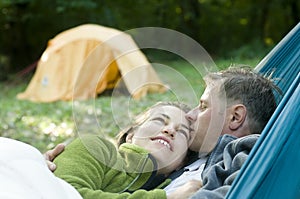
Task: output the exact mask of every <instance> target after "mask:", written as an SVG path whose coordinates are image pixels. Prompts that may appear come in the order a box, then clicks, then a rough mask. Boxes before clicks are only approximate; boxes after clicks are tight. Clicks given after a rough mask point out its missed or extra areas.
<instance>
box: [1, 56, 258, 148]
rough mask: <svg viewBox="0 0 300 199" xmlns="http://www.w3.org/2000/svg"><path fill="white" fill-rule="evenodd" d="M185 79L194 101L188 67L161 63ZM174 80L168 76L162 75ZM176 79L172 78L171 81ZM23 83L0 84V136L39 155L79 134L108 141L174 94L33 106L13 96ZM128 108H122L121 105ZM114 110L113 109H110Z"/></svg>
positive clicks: (195, 79) (195, 82) (195, 80)
mask: <svg viewBox="0 0 300 199" xmlns="http://www.w3.org/2000/svg"><path fill="white" fill-rule="evenodd" d="M259 59H261V58H259V57H257V58H255V59H249V60H246V59H244V60H233V59H231V60H217V61H216V64H217V65H218V66H220V68H226V67H228V66H229V65H232V64H238V63H244V64H248V65H253V66H254V65H255V64H256V63H257V62H258V60H259ZM165 64H166V65H168V66H172V68H173V69H174V70H175V71H177V72H178V73H179V74H181V75H182V76H184V77H186V78H187V79H188V80H189V83H190V84H191V85H192V87H193V89H194V91H195V92H196V95H197V99H198V98H199V97H200V94H201V92H202V90H203V82H202V79H200V78H199V76H198V75H197V73H196V72H195V71H194V69H193V68H192V67H190V65H189V64H187V63H185V62H183V61H176V62H174V61H173V62H168V63H165ZM165 75H166V76H169V77H168V78H170V79H174V78H176V77H175V76H172V74H171V73H169V74H165ZM176 81H177V79H175V82H176ZM27 83H28V82H27V81H21V82H19V83H12V82H10V83H8V82H7V83H1V84H0V89H1V90H2V92H1V93H0V98H1V103H0V109H1V112H0V136H4V137H10V138H13V139H17V140H21V141H23V142H26V143H29V144H31V145H33V146H35V147H37V148H38V149H39V150H41V151H42V152H44V151H46V150H48V149H50V148H52V147H53V146H54V145H56V144H58V143H60V142H68V141H69V140H71V139H73V138H74V137H76V136H79V135H81V133H95V134H98V133H103V134H104V135H107V136H108V137H109V138H112V137H115V136H116V135H117V133H118V132H119V131H120V130H121V129H124V128H125V127H126V126H127V125H129V124H130V120H131V119H133V117H134V116H135V115H137V114H138V113H140V112H142V111H143V110H144V109H146V108H147V107H149V106H151V105H153V104H154V103H156V102H157V101H176V100H178V99H177V97H178V96H177V95H178V93H173V92H172V90H170V91H168V92H166V93H164V94H149V95H147V97H145V98H142V99H141V100H138V101H135V100H132V99H131V98H130V97H129V96H126V95H124V94H118V95H117V96H116V97H115V96H114V97H111V95H110V94H109V93H108V94H107V93H106V94H102V95H101V96H99V97H97V98H96V99H91V100H87V101H74V102H64V101H58V102H53V103H33V102H30V101H22V100H17V99H16V95H17V93H20V92H22V91H24V90H25V88H26V86H27ZM175 86H177V87H178V88H177V89H179V90H180V91H181V92H182V93H180V94H183V96H185V97H186V98H183V99H180V100H182V101H183V102H185V103H187V104H189V105H190V106H196V104H197V103H198V101H193V103H190V101H189V98H191V94H190V93H186V94H185V91H184V89H182V88H181V87H180V86H181V84H177V85H175ZM126 104H128V105H129V106H128V107H126V106H125V105H126ZM113 107H114V108H113Z"/></svg>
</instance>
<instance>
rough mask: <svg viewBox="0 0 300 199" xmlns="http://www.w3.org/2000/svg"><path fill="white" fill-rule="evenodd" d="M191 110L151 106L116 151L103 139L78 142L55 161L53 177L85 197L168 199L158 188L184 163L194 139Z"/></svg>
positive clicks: (123, 134) (179, 106)
mask: <svg viewBox="0 0 300 199" xmlns="http://www.w3.org/2000/svg"><path fill="white" fill-rule="evenodd" d="M188 111H189V109H188V108H187V107H186V106H185V105H183V104H177V103H162V102H160V103H158V104H156V105H154V106H152V107H151V108H150V109H148V110H147V111H146V112H144V113H143V114H141V115H139V116H138V117H137V118H136V120H135V123H134V124H133V125H132V126H131V127H130V128H128V129H126V130H125V131H123V132H121V133H120V135H119V139H118V145H119V147H118V149H116V147H115V146H114V145H113V144H112V143H110V142H109V141H107V140H106V139H104V138H102V137H101V136H96V135H90V136H83V137H81V138H78V139H76V140H74V141H73V142H72V143H71V144H69V145H68V146H67V147H66V149H65V151H64V152H63V153H62V154H61V155H59V156H58V157H57V158H56V159H55V164H56V165H57V169H56V170H55V175H56V176H58V177H60V178H62V179H64V180H65V181H67V182H68V183H70V184H71V185H72V186H73V187H75V188H76V189H77V190H78V192H79V193H80V194H81V196H82V197H83V198H84V199H89V198H91V199H92V198H93V199H94V198H101V199H105V198H108V199H112V198H166V193H165V191H163V190H162V189H154V188H157V187H162V186H164V185H166V184H168V183H169V180H168V179H167V176H168V175H169V174H170V173H171V172H172V171H174V170H176V169H179V168H180V167H181V166H183V165H184V162H185V160H186V157H187V153H188V147H189V144H190V142H191V140H192V135H191V132H190V127H189V126H190V124H189V121H188V120H186V118H185V114H186V113H187V112H188ZM145 190H151V191H145Z"/></svg>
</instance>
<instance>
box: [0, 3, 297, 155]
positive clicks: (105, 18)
mask: <svg viewBox="0 0 300 199" xmlns="http://www.w3.org/2000/svg"><path fill="white" fill-rule="evenodd" d="M299 21H300V1H299V0H239V1H238V0H186V1H183V0H163V1H162V0H148V1H146V0H134V1H133V0H126V1H125V0H0V71H1V72H0V90H1V92H0V99H1V103H0V110H1V111H0V136H3V137H10V138H13V139H17V140H21V141H23V142H26V143H29V144H31V145H33V146H35V147H37V148H38V149H39V150H41V151H45V150H47V149H51V148H52V147H53V146H55V145H56V144H57V143H60V142H64V141H66V140H67V141H68V140H70V139H73V138H74V137H76V136H77V135H78V134H79V132H81V130H82V131H83V132H88V133H99V132H100V133H103V134H105V135H109V136H110V137H114V136H115V135H116V134H117V133H118V132H119V131H120V128H122V127H123V126H125V125H127V123H129V121H127V120H129V118H131V117H132V116H134V115H136V114H137V113H140V112H141V111H142V110H144V109H145V108H146V107H148V106H151V105H153V104H154V103H155V102H157V101H170V100H171V101H172V100H177V96H176V94H177V93H172V92H171V91H170V92H166V93H164V94H151V95H147V97H146V98H143V99H141V100H139V101H134V100H132V101H130V98H129V97H128V96H126V95H121V96H118V97H116V98H111V97H110V96H109V95H105V94H104V95H102V96H101V97H99V98H96V99H91V100H87V101H84V102H80V103H79V104H76V103H75V104H74V103H72V102H69V101H67V102H66V101H57V102H53V103H33V102H30V101H25V100H17V99H16V95H17V94H18V93H20V92H22V91H24V90H25V88H26V87H27V84H28V82H29V81H30V79H31V78H32V76H33V74H34V72H35V69H36V65H37V62H38V60H39V59H40V57H41V55H42V53H43V51H44V50H45V49H46V47H47V43H48V41H49V40H50V39H52V38H53V37H55V36H56V35H57V34H59V33H61V32H63V31H65V30H68V29H70V28H73V27H76V26H79V25H82V24H88V23H93V24H98V25H102V26H106V27H112V28H115V29H118V30H121V31H126V30H130V29H134V28H140V27H149V26H153V27H162V28H168V29H173V30H176V31H179V32H181V33H183V34H185V35H187V36H189V37H191V38H193V39H194V40H196V41H197V42H198V43H199V44H201V45H202V46H203V47H204V48H205V49H206V51H207V52H208V53H209V55H210V56H211V57H212V58H213V60H214V61H215V63H216V64H217V66H218V67H220V68H225V67H228V66H229V65H231V64H233V63H236V62H239V63H242V64H246V65H250V66H253V67H254V66H255V65H256V64H257V63H258V62H259V61H260V60H261V59H262V58H263V57H264V56H265V55H266V54H267V53H268V52H270V50H271V49H272V48H273V47H274V46H275V45H276V44H277V43H278V42H279V41H280V40H281V39H282V38H283V37H284V36H285V35H286V34H287V33H288V32H289V31H290V30H291V29H292V28H293V27H294V26H295V25H296V24H297V23H299ZM143 51H144V53H145V54H146V56H147V58H148V59H149V61H150V63H164V61H165V62H167V64H166V66H171V67H172V69H174V71H175V72H177V73H178V74H180V75H182V77H186V78H187V79H186V80H188V82H189V83H190V84H191V85H192V87H193V88H194V90H195V93H196V95H197V96H198V97H199V96H200V95H201V92H202V90H203V85H202V82H201V78H199V76H198V75H197V72H195V71H194V70H192V69H193V68H192V67H190V65H189V64H188V63H186V61H185V62H183V61H182V60H181V61H180V60H179V59H180V58H179V56H175V57H174V56H172V55H170V53H167V52H164V53H162V52H160V53H157V51H151V50H144V49H143ZM177 59H178V60H177ZM157 60H159V61H160V60H162V61H163V62H159V61H157ZM175 72H174V73H173V74H175ZM163 76H164V78H166V77H167V78H168V79H170V80H174V81H175V83H178V82H177V80H178V78H177V76H172V73H164V74H163ZM180 85H181V84H180ZM180 85H179V86H180ZM178 89H179V90H180V93H181V91H183V90H184V89H181V88H180V87H178ZM185 96H186V97H187V98H190V96H191V95H190V94H187V95H185ZM112 102H114V104H116V107H117V108H119V107H123V105H124V104H129V105H130V108H128V110H125V111H120V110H119V111H116V112H114V113H113V112H112ZM196 103H198V101H197V102H196ZM190 105H191V106H195V105H196V104H190ZM75 109H76V110H75ZM75 113H76V114H75ZM117 113H118V114H117ZM75 115H76V119H77V120H76V121H75V119H74V116H75ZM77 121H78V122H77ZM116 121H121V122H124V124H122V123H117V122H116Z"/></svg>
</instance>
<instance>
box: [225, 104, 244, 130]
mask: <svg viewBox="0 0 300 199" xmlns="http://www.w3.org/2000/svg"><path fill="white" fill-rule="evenodd" d="M231 108H232V109H231V118H230V123H229V128H230V129H231V130H237V129H238V128H239V127H241V126H242V125H243V123H244V121H245V120H246V116H247V108H246V107H245V106H244V105H243V104H236V105H234V106H232V107H231Z"/></svg>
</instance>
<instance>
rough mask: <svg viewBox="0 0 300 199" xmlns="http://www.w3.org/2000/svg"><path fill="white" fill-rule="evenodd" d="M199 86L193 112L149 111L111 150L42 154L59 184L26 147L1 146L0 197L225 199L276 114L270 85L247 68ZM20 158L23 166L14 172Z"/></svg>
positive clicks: (77, 145)
mask: <svg viewBox="0 0 300 199" xmlns="http://www.w3.org/2000/svg"><path fill="white" fill-rule="evenodd" d="M205 82H206V89H205V91H204V93H203V95H202V96H201V99H200V102H199V106H197V107H196V108H194V109H192V110H190V111H188V110H187V109H186V108H185V107H183V105H178V104H177V105H176V104H173V103H171V104H168V103H159V104H157V105H155V106H153V107H151V108H150V109H149V110H148V111H146V112H145V113H144V114H142V115H141V116H140V117H138V119H137V120H136V123H135V124H134V125H133V126H132V127H131V128H129V129H126V130H125V131H124V132H122V133H121V135H120V137H119V138H120V139H119V144H120V146H119V149H118V151H117V150H116V149H115V148H114V146H113V145H112V144H110V143H109V142H108V141H106V140H104V139H103V138H101V137H93V136H87V137H82V138H81V139H77V140H75V141H74V142H72V143H71V144H70V145H68V146H67V147H66V149H65V151H64V152H62V153H61V154H60V155H58V154H59V153H60V152H61V151H62V149H63V147H62V145H59V146H57V147H56V148H55V149H53V150H51V151H48V152H47V153H46V154H45V155H46V159H48V160H51V161H52V160H53V158H54V157H55V156H57V155H58V156H57V158H55V163H56V164H57V168H56V171H55V175H57V176H59V177H60V178H56V177H55V176H54V175H52V173H51V172H49V171H48V170H47V171H45V167H46V166H47V165H46V164H44V165H41V164H40V163H41V159H42V158H43V157H41V154H40V153H39V152H38V151H37V150H36V149H34V148H33V147H29V146H28V145H25V144H24V143H19V142H17V141H13V140H9V139H6V138H2V139H0V142H1V144H0V148H1V150H0V160H1V161H2V163H1V164H2V166H1V167H0V178H1V179H2V180H1V181H0V187H2V189H3V191H1V192H0V196H1V197H5V198H20V197H18V196H22V197H21V198H26V195H25V194H28V193H29V192H30V193H31V196H35V197H30V198H39V197H38V196H39V195H43V196H46V197H45V198H82V197H83V198H85V199H86V198H105V197H106V198H168V199H172V198H180V199H181V198H189V197H191V198H224V197H225V195H226V193H227V191H228V190H229V188H230V186H231V185H232V182H233V180H234V179H235V177H236V175H237V174H238V171H239V170H240V169H241V166H242V164H243V163H244V161H245V159H246V157H247V155H248V154H249V151H250V150H251V148H252V147H253V145H254V144H255V141H256V140H257V139H258V136H257V135H256V134H259V133H260V132H261V131H262V129H263V128H264V126H265V124H266V123H267V121H268V120H269V118H270V117H271V115H272V113H273V111H274V110H275V108H276V102H275V97H274V95H273V89H274V88H275V86H274V85H273V84H272V83H271V81H270V80H268V79H266V78H264V77H262V76H260V75H258V74H256V73H254V72H252V71H251V70H248V69H230V68H229V69H227V70H225V71H221V72H219V73H211V74H208V75H207V76H206V77H205ZM224 102H225V103H224ZM154 134H155V135H154ZM253 134H254V135H253ZM152 135H154V136H152ZM93 145H94V146H97V147H92V146H93ZM87 146H88V147H87ZM140 146H142V147H140ZM187 148H189V149H190V151H188V150H187ZM7 149H9V150H11V151H14V152H15V153H14V154H15V156H11V155H9V153H7ZM18 149H19V150H18ZM157 149H159V151H157ZM86 150H88V151H86ZM1 151H2V152H1ZM5 151H6V152H5ZM191 151H194V152H197V155H196V156H194V154H195V153H192V152H191ZM21 159H24V160H25V162H26V164H23V165H22V166H20V160H21ZM31 160H32V161H31ZM137 160H138V161H137ZM37 162H38V163H37ZM180 168H181V169H180ZM20 177H21V178H20ZM61 178H62V179H63V180H61ZM4 179H5V180H4ZM20 179H22V180H20ZM170 179H172V181H171V182H170ZM66 182H68V183H66ZM70 184H71V185H72V186H71V185H70ZM36 187H38V188H36ZM35 188H36V189H35ZM74 188H75V189H74ZM159 188H161V189H159ZM16 190H18V191H16ZM146 190H147V191H146ZM6 193H7V194H6ZM11 193H14V194H15V195H13V194H11ZM46 193H47V194H46ZM78 193H80V194H81V195H79V194H78ZM1 194H2V195H1ZM5 194H6V195H5ZM94 194H95V195H94ZM62 195H63V196H62ZM8 196H10V197H8ZM14 196H15V197H14Z"/></svg>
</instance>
